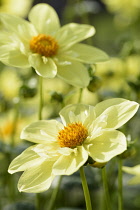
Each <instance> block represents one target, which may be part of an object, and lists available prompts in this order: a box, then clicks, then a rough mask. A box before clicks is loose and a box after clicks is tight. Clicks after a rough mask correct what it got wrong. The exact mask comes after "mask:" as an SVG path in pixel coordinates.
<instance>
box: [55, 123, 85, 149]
mask: <svg viewBox="0 0 140 210" xmlns="http://www.w3.org/2000/svg"><path fill="white" fill-rule="evenodd" d="M87 136H88V131H87V129H86V128H85V127H84V126H83V125H82V123H71V124H68V126H65V127H64V129H62V130H60V131H59V134H58V142H59V145H60V147H69V148H74V147H76V146H80V145H81V144H82V143H83V141H84V140H85V139H86V138H87Z"/></svg>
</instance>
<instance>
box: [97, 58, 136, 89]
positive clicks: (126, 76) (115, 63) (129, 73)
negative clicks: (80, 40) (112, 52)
mask: <svg viewBox="0 0 140 210" xmlns="http://www.w3.org/2000/svg"><path fill="white" fill-rule="evenodd" d="M139 66H140V56H138V55H130V56H128V57H126V58H125V59H119V58H115V57H114V58H111V59H110V60H109V61H107V62H105V63H104V64H102V63H100V64H97V65H96V75H97V76H99V77H101V78H102V89H103V90H113V91H120V90H128V88H129V86H128V84H127V82H128V81H133V82H135V81H136V80H137V78H138V76H139V75H140V69H139Z"/></svg>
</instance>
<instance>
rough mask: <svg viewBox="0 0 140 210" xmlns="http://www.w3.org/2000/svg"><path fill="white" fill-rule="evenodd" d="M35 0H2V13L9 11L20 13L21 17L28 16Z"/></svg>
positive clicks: (15, 13)
mask: <svg viewBox="0 0 140 210" xmlns="http://www.w3.org/2000/svg"><path fill="white" fill-rule="evenodd" d="M32 3H33V0H1V1H0V13H1V12H4V13H8V14H13V15H18V16H20V17H26V15H27V14H28V12H29V9H30V8H31V5H32Z"/></svg>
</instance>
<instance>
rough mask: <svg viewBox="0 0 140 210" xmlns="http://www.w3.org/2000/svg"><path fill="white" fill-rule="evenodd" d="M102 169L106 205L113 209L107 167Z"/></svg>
mask: <svg viewBox="0 0 140 210" xmlns="http://www.w3.org/2000/svg"><path fill="white" fill-rule="evenodd" d="M101 170H102V180H103V188H104V196H105V201H106V207H107V210H111V202H110V196H109V190H108V184H107V175H106V168H105V167H103V168H102V169H101Z"/></svg>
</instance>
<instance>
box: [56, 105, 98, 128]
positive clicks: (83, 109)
mask: <svg viewBox="0 0 140 210" xmlns="http://www.w3.org/2000/svg"><path fill="white" fill-rule="evenodd" d="M90 108H91V107H90V106H88V105H84V104H71V105H68V106H66V107H64V108H63V109H62V110H61V111H60V113H59V114H60V117H61V119H62V122H63V124H64V125H67V124H69V123H73V122H82V123H84V121H85V120H86V121H87V117H88V116H90V117H92V119H94V118H95V115H94V112H93V113H92V111H93V110H92V109H90Z"/></svg>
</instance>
